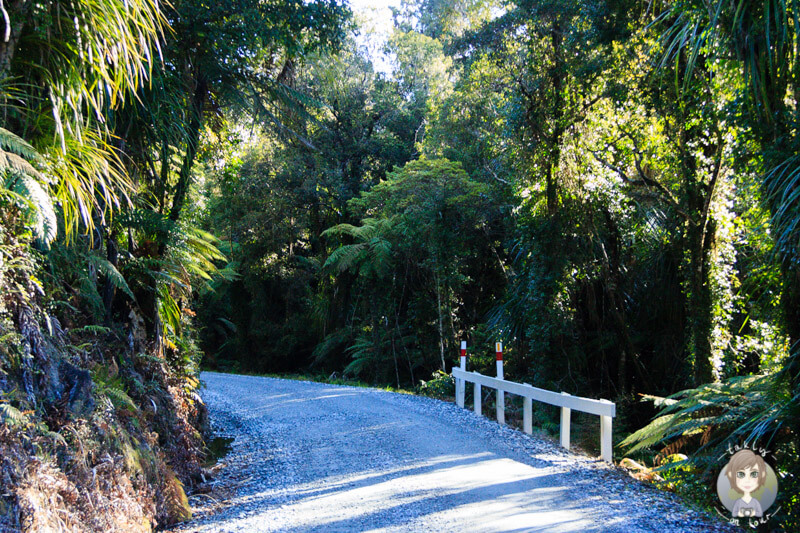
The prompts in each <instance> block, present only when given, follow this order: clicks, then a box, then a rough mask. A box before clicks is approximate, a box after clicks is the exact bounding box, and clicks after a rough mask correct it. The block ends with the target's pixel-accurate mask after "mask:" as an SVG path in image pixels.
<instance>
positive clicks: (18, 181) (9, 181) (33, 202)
mask: <svg viewBox="0 0 800 533" xmlns="http://www.w3.org/2000/svg"><path fill="white" fill-rule="evenodd" d="M9 155H10V154H8V153H2V154H0V160H2V159H3V157H5V158H6V160H7V159H8V157H9ZM14 157H18V156H14ZM26 164H27V163H26ZM28 166H30V165H28ZM0 167H2V164H1V163H0ZM31 168H33V167H31ZM0 170H2V168H0ZM34 172H35V171H34ZM37 175H38V176H41V175H40V174H38V172H37V173H36V174H29V173H26V172H23V171H19V170H8V169H6V171H5V178H4V180H3V187H4V188H5V189H6V190H8V191H10V192H12V193H14V194H15V195H16V197H17V198H22V199H24V200H25V205H26V207H27V208H26V209H25V214H26V217H27V218H28V220H29V221H30V222H31V225H32V226H33V233H34V236H35V237H36V238H38V239H41V240H42V241H43V242H45V243H47V244H49V243H51V242H53V240H54V239H55V238H56V233H57V231H58V220H57V219H56V212H55V209H54V208H53V200H52V198H51V197H50V195H49V194H48V193H47V191H45V189H44V188H43V187H42V185H41V184H40V183H39V182H38V181H36V179H34V176H37Z"/></svg>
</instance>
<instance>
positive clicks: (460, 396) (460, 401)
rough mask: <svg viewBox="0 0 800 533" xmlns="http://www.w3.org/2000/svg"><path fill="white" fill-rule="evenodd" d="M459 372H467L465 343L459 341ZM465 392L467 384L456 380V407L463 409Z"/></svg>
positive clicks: (461, 380)
mask: <svg viewBox="0 0 800 533" xmlns="http://www.w3.org/2000/svg"><path fill="white" fill-rule="evenodd" d="M461 370H463V371H464V372H466V371H467V341H461ZM466 391H467V382H466V381H465V380H463V379H457V380H456V405H458V406H459V407H464V395H465V393H466Z"/></svg>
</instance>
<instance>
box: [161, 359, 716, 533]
mask: <svg viewBox="0 0 800 533" xmlns="http://www.w3.org/2000/svg"><path fill="white" fill-rule="evenodd" d="M201 379H202V381H203V382H204V383H205V384H206V388H205V389H204V390H203V394H202V395H203V398H204V399H205V401H206V402H207V404H208V407H209V410H210V413H211V419H212V421H213V425H214V429H215V431H216V434H217V435H221V436H230V437H234V438H235V440H234V441H233V443H232V450H231V452H230V453H229V454H228V455H227V456H226V457H225V458H224V459H223V460H222V462H223V463H224V465H222V466H221V468H220V471H219V473H218V475H217V477H216V480H215V481H214V485H215V489H214V491H212V492H211V493H210V494H198V495H196V496H192V497H191V498H190V501H191V502H192V505H193V507H194V511H195V517H196V518H195V519H194V520H192V521H191V522H189V523H186V524H183V525H181V526H179V527H178V528H176V529H174V530H173V531H175V532H178V531H196V532H236V533H245V532H246V533H250V532H260V531H286V532H300V531H320V532H323V531H324V532H333V531H409V532H427V531H448V532H451V531H548V532H550V531H553V532H568V531H575V532H578V531H581V532H583V531H615V532H625V533H631V532H641V531H669V532H684V531H686V532H689V531H692V532H695V531H697V532H701V531H702V532H709V531H730V529H728V526H727V525H725V524H724V523H722V522H718V521H715V520H714V519H713V518H709V517H706V516H703V515H701V514H698V513H697V512H695V511H692V510H689V509H688V508H687V507H685V505H683V504H681V503H680V502H679V501H678V500H677V499H676V498H675V497H673V496H672V495H670V494H667V493H663V492H660V491H657V490H656V489H654V488H652V487H650V486H647V485H645V484H643V483H640V482H638V481H636V480H634V479H632V478H630V477H629V476H627V475H626V474H625V473H624V472H623V471H621V470H619V469H617V468H614V467H611V466H609V465H607V464H605V463H603V462H601V461H598V460H594V459H591V458H588V457H584V456H579V455H574V454H570V453H567V452H565V451H563V450H562V449H561V448H559V447H558V446H556V445H555V444H553V443H551V442H549V441H547V440H544V439H540V438H535V437H529V436H527V435H525V434H523V433H522V432H519V431H516V430H513V429H510V428H508V427H503V426H500V425H498V424H497V423H496V422H494V421H491V420H488V419H486V418H482V417H478V416H476V415H475V414H474V413H472V412H471V411H468V410H465V409H460V408H458V407H456V406H455V405H454V404H451V403H447V402H441V401H437V400H432V399H428V398H422V397H417V396H410V395H404V394H395V393H390V392H385V391H380V390H373V389H362V388H353V387H341V386H333V385H325V384H320V383H310V382H303V381H290V380H282V379H273V378H264V377H252V376H238V375H228V374H217V373H211V372H205V373H203V374H202V376H201Z"/></svg>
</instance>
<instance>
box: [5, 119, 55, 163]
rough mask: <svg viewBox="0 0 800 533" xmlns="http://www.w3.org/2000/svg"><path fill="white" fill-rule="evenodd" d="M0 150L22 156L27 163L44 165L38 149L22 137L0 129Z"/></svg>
mask: <svg viewBox="0 0 800 533" xmlns="http://www.w3.org/2000/svg"><path fill="white" fill-rule="evenodd" d="M0 149H1V150H2V151H3V152H6V153H8V152H11V153H13V154H16V155H18V156H22V157H23V158H24V159H25V160H26V163H27V162H28V161H34V162H37V163H44V158H43V157H42V154H40V153H39V152H38V151H37V150H36V148H34V147H33V146H31V145H30V144H28V143H27V142H26V141H25V139H23V138H22V137H20V136H18V135H16V134H14V133H12V132H10V131H8V130H7V129H5V128H0Z"/></svg>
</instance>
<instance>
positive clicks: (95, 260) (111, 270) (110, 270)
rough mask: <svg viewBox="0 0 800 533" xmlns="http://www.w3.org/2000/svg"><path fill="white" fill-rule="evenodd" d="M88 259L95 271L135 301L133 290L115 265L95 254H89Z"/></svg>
mask: <svg viewBox="0 0 800 533" xmlns="http://www.w3.org/2000/svg"><path fill="white" fill-rule="evenodd" d="M89 261H90V263H91V264H92V265H94V267H95V268H97V271H98V272H100V273H101V274H103V275H104V276H105V277H106V278H107V279H108V280H109V281H110V282H111V284H112V285H113V286H114V288H115V289H117V290H121V291H122V292H124V293H125V294H126V295H128V297H130V299H131V300H134V301H136V297H135V296H134V295H133V291H131V288H130V287H129V286H128V282H127V281H126V280H125V277H124V276H123V275H122V274H120V272H119V270H117V267H115V266H114V265H113V264H111V262H110V261H108V260H107V259H103V258H102V257H98V256H96V255H89Z"/></svg>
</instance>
